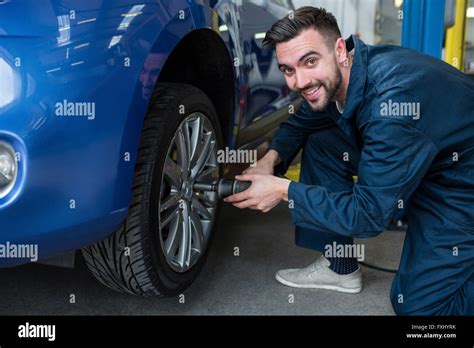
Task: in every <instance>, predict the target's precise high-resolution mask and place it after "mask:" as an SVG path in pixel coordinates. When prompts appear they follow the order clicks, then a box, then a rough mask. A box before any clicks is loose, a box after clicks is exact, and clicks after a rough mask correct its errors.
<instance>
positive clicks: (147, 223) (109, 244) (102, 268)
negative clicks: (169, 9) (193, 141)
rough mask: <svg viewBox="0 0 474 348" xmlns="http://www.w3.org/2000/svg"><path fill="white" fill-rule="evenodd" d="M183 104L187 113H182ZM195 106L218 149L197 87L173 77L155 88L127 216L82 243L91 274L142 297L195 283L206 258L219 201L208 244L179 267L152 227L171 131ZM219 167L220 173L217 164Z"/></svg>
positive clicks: (211, 113) (210, 110) (212, 115)
mask: <svg viewBox="0 0 474 348" xmlns="http://www.w3.org/2000/svg"><path fill="white" fill-rule="evenodd" d="M183 105H184V110H185V113H184V114H181V113H180V111H179V110H180V106H183ZM181 111H182V109H181ZM193 112H201V113H203V114H204V115H206V116H207V118H208V119H209V120H210V121H211V123H212V125H213V128H214V130H215V139H216V142H217V147H218V149H221V148H222V135H221V129H220V125H219V121H218V117H217V114H216V111H215V110H214V107H213V105H212V102H211V101H210V100H209V98H208V97H207V96H206V95H205V94H204V93H203V92H202V91H201V90H199V89H197V88H196V87H193V86H190V85H186V84H175V83H163V84H159V85H158V86H157V87H156V88H155V91H154V93H153V95H152V97H151V102H150V106H149V109H148V112H147V115H146V118H145V121H144V126H143V130H142V135H141V142H140V147H139V150H138V156H137V161H136V166H135V177H134V180H133V188H132V199H131V204H130V208H129V212H128V217H127V219H126V221H125V222H124V223H123V224H122V226H121V227H120V228H119V229H118V230H117V231H116V232H115V233H114V234H113V235H112V236H110V237H109V238H107V239H106V240H103V241H100V242H97V243H95V244H93V245H90V246H88V247H85V248H83V249H82V252H83V255H84V258H85V261H86V263H87V266H88V268H89V269H90V270H91V272H92V273H93V275H94V276H95V277H96V278H97V279H98V280H99V281H100V282H101V283H103V284H104V285H106V286H108V287H109V288H111V289H114V290H117V291H120V292H127V293H130V294H133V295H140V296H145V297H148V296H158V297H162V296H176V295H179V294H180V293H182V291H184V290H185V289H186V288H187V287H189V286H190V285H191V284H192V283H193V281H194V280H195V279H196V277H197V276H198V275H199V273H200V271H201V269H202V267H203V265H204V263H205V260H206V258H207V255H208V253H209V250H210V245H211V243H212V239H213V238H212V237H213V235H214V234H215V233H214V232H215V225H216V223H215V220H216V219H217V215H218V210H219V207H218V205H219V203H217V207H216V219H215V220H214V223H213V226H212V231H211V236H210V238H209V241H208V242H207V247H206V248H205V250H204V252H203V253H202V255H201V256H200V258H199V259H198V261H197V263H195V264H194V266H192V268H190V269H189V270H187V271H185V272H181V273H180V272H176V271H175V270H173V269H172V268H171V267H170V265H169V263H168V262H167V260H166V256H165V254H164V251H163V248H162V239H161V238H160V236H159V233H157V232H156V231H159V228H160V222H159V219H160V218H159V214H155V213H153V212H158V211H160V210H159V209H160V207H159V205H160V187H161V185H162V173H163V170H164V163H165V158H166V156H167V155H166V153H167V151H168V148H169V147H170V146H171V145H170V144H171V141H172V138H173V135H174V133H175V132H176V131H177V129H178V127H179V125H180V122H181V121H182V120H184V119H185V118H186V116H187V115H190V114H191V113H193ZM218 171H219V172H218V173H219V176H222V174H223V173H222V171H223V168H222V165H221V164H219V165H218ZM153 231H155V232H153ZM126 250H127V251H128V252H125V251H126Z"/></svg>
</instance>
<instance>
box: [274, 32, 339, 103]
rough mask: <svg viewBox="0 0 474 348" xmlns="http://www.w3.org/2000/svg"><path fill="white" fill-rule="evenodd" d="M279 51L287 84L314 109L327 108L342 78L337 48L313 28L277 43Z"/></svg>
mask: <svg viewBox="0 0 474 348" xmlns="http://www.w3.org/2000/svg"><path fill="white" fill-rule="evenodd" d="M276 55H277V58H278V63H279V66H280V70H281V71H282V72H283V74H284V76H285V79H286V84H287V85H288V87H289V88H290V89H292V90H294V91H297V92H299V93H300V94H301V95H302V97H303V98H305V99H306V100H307V101H308V103H309V105H310V106H311V108H312V109H313V110H314V111H323V110H325V109H326V108H327V107H328V105H329V103H330V102H331V101H333V100H334V97H335V96H336V93H337V92H338V90H339V87H340V85H341V81H342V75H341V71H340V68H339V66H338V64H337V61H336V55H335V49H334V48H329V47H328V44H327V43H326V41H325V38H324V37H323V36H321V35H320V34H319V33H318V32H317V31H316V30H314V29H307V30H305V31H302V32H301V33H300V34H299V35H298V36H297V37H295V38H293V39H291V40H290V41H287V42H282V43H278V44H277V45H276Z"/></svg>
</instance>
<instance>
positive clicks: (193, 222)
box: [159, 112, 219, 273]
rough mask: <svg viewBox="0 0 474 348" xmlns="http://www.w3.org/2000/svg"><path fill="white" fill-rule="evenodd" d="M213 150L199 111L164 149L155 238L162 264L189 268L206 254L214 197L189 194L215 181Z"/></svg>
mask: <svg viewBox="0 0 474 348" xmlns="http://www.w3.org/2000/svg"><path fill="white" fill-rule="evenodd" d="M217 150H218V145H217V141H216V133H215V130H214V128H213V126H212V123H211V121H210V120H209V118H208V117H206V116H205V115H204V114H203V113H201V112H195V113H192V114H190V115H189V116H187V117H186V118H185V119H184V120H183V121H182V122H181V123H180V124H179V126H178V128H177V130H176V132H175V134H174V136H173V139H172V141H171V144H170V146H169V148H168V151H167V154H166V159H165V165H164V169H163V174H162V179H161V188H160V204H159V233H160V240H161V246H162V250H163V253H164V255H165V257H166V261H167V263H168V265H169V266H170V267H171V268H172V269H173V270H174V271H176V272H179V273H183V272H186V271H188V270H189V269H191V268H192V267H193V266H194V265H195V264H196V263H197V262H198V260H199V259H200V257H201V256H202V255H204V252H205V250H206V247H207V244H208V242H209V239H210V235H211V231H212V227H213V225H214V222H215V219H216V213H217V204H218V197H217V193H215V192H209V191H199V190H196V189H194V183H196V182H199V183H205V184H212V183H214V182H215V181H216V180H218V178H219V165H218V162H217Z"/></svg>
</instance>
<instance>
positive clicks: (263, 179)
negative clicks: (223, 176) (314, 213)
mask: <svg viewBox="0 0 474 348" xmlns="http://www.w3.org/2000/svg"><path fill="white" fill-rule="evenodd" d="M235 178H236V179H237V180H240V181H251V182H252V186H250V187H249V188H248V189H247V190H245V191H243V192H240V193H236V194H235V195H232V196H229V197H227V198H226V199H224V201H225V202H229V203H232V204H233V205H234V206H235V207H237V208H240V209H243V208H250V209H256V210H261V211H262V212H264V213H266V212H268V211H270V210H271V209H273V208H274V207H275V206H276V205H277V204H278V203H280V202H281V201H282V200H285V201H288V187H289V186H290V182H291V181H290V180H288V179H283V178H278V177H276V176H273V175H262V174H244V175H237V176H236V177H235Z"/></svg>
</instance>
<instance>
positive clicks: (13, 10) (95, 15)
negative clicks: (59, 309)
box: [0, 0, 299, 296]
mask: <svg viewBox="0 0 474 348" xmlns="http://www.w3.org/2000/svg"><path fill="white" fill-rule="evenodd" d="M293 8H294V7H293V4H292V2H291V1H225V0H223V1H204V0H195V1H185V0H140V1H138V0H114V1H109V0H34V1H33V0H0V267H12V266H16V265H20V264H24V263H28V262H32V261H44V260H51V258H55V257H56V258H57V257H58V256H64V255H71V253H74V251H76V250H78V249H82V253H83V255H84V258H85V260H86V262H87V265H88V267H89V268H90V270H91V271H92V273H93V274H94V276H95V277H97V279H98V280H99V281H101V282H102V283H103V284H105V285H106V286H108V287H110V288H112V289H115V290H118V291H122V292H127V293H131V294H135V295H141V296H174V295H176V294H179V293H181V292H182V291H183V290H184V289H185V288H187V287H188V286H189V285H190V284H191V283H192V282H193V281H194V280H195V278H196V277H197V276H198V274H199V272H200V270H201V269H202V267H203V264H204V262H205V259H206V255H207V254H208V252H209V249H210V248H209V245H210V243H211V239H212V237H213V235H214V232H215V231H214V230H215V222H216V219H217V216H218V211H219V200H218V197H217V195H216V193H214V192H210V191H200V190H198V189H196V188H195V187H194V184H195V183H196V182H199V183H212V182H215V181H216V180H217V179H219V178H221V177H222V176H223V173H224V172H223V171H224V166H223V163H221V161H218V157H217V153H218V150H220V149H224V148H225V147H228V148H230V149H253V148H255V147H256V146H258V145H260V144H262V143H263V142H265V141H266V140H267V139H268V137H269V135H271V133H272V131H273V130H274V129H275V128H276V127H277V126H278V124H279V123H280V122H282V121H283V120H285V119H286V118H287V117H288V108H289V106H290V105H292V106H295V107H296V106H297V104H298V102H299V98H298V96H297V95H296V94H295V93H293V92H291V91H290V90H289V89H288V88H287V86H286V84H285V82H284V79H283V77H282V75H281V74H280V73H279V72H278V65H277V61H276V57H275V54H274V52H273V51H272V50H268V49H267V50H265V49H262V39H263V37H264V33H265V31H266V30H268V28H269V27H270V26H271V24H272V23H273V22H274V21H276V20H277V19H279V18H281V17H282V16H283V15H285V14H286V13H288V11H290V10H292V9H293ZM35 247H37V249H35ZM28 250H29V251H31V250H36V251H37V253H36V254H34V255H33V256H32V253H30V254H28V253H26V252H27V251H28Z"/></svg>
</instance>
